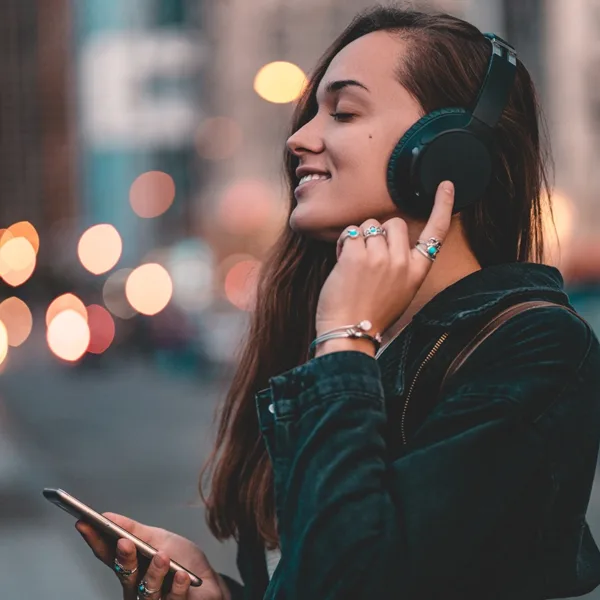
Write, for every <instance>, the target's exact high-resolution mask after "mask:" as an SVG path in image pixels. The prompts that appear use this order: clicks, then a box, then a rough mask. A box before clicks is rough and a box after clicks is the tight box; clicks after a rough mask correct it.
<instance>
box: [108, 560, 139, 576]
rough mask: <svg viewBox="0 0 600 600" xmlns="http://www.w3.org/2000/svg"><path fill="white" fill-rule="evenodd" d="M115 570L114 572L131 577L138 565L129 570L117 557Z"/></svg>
mask: <svg viewBox="0 0 600 600" xmlns="http://www.w3.org/2000/svg"><path fill="white" fill-rule="evenodd" d="M113 570H114V572H115V573H116V574H117V575H118V576H119V577H131V576H132V575H133V574H134V573H135V572H136V571H137V570H138V568H137V567H136V568H135V569H133V570H129V569H126V568H125V567H124V566H123V565H122V564H121V563H120V562H119V561H118V560H117V559H116V558H115V564H114V565H113Z"/></svg>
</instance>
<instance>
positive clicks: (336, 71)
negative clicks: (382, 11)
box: [287, 31, 423, 241]
mask: <svg viewBox="0 0 600 600" xmlns="http://www.w3.org/2000/svg"><path fill="white" fill-rule="evenodd" d="M404 49H405V42H403V41H402V40H399V39H398V38H396V37H392V35H390V34H389V33H387V32H384V31H378V32H375V33H371V34H368V35H366V36H363V37H361V38H359V39H358V40H356V41H354V42H352V43H351V44H349V45H348V46H346V47H345V48H343V49H342V50H341V51H340V52H339V54H337V55H336V57H335V58H334V59H333V62H332V63H331V64H330V66H329V68H328V69H327V72H326V73H325V76H324V77H323V80H322V81H321V83H320V84H319V87H318V90H317V102H318V104H319V110H318V113H317V114H316V115H315V117H314V118H313V119H312V120H311V121H310V122H308V123H307V124H306V125H305V126H304V127H302V128H301V129H299V130H298V131H297V132H296V133H294V135H292V136H291V137H290V138H289V140H288V142H287V144H288V148H289V149H290V151H291V152H293V153H294V154H295V155H296V156H297V157H298V159H299V168H300V169H301V175H302V174H303V171H306V172H307V173H310V172H314V173H325V174H326V175H327V177H328V178H327V179H325V180H322V179H319V180H317V181H309V182H308V183H304V184H302V185H300V186H299V187H298V188H296V192H295V195H296V199H297V201H298V205H297V207H296V208H295V209H294V211H293V212H292V214H291V217H290V227H292V229H294V230H295V231H299V232H302V233H305V234H306V235H309V236H311V237H315V238H318V239H322V240H330V241H335V240H337V238H338V237H339V235H340V234H341V233H342V231H343V229H344V228H345V227H347V226H348V225H360V224H361V223H362V222H363V221H365V220H366V219H368V218H374V219H377V220H378V221H380V222H384V221H386V220H388V219H390V218H391V217H393V216H403V215H402V214H400V213H399V212H398V209H397V207H396V206H395V205H394V203H393V202H392V199H391V198H390V195H389V193H388V190H387V185H386V169H387V164H388V160H389V158H390V155H391V153H392V150H393V149H394V146H395V145H396V144H397V143H398V140H399V139H400V138H401V137H402V135H403V134H404V133H405V132H406V131H407V130H408V129H409V127H410V126H411V125H413V124H414V123H415V122H416V121H417V120H418V119H419V118H420V117H421V116H422V115H423V110H422V108H421V106H420V105H419V103H418V102H417V101H416V100H415V99H414V98H413V97H411V96H410V95H409V93H408V92H407V91H406V89H405V88H404V87H402V86H401V85H400V84H399V83H398V81H397V78H396V74H395V72H394V71H395V69H396V67H397V64H398V60H399V58H401V56H402V53H403V51H404ZM337 82H340V83H337ZM336 113H337V115H336V116H334V115H335V114H336ZM345 113H348V114H347V115H346V114H345Z"/></svg>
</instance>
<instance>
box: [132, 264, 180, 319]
mask: <svg viewBox="0 0 600 600" xmlns="http://www.w3.org/2000/svg"><path fill="white" fill-rule="evenodd" d="M125 295H126V296H127V300H128V301H129V304H131V306H133V308H135V309H136V310H137V311H138V312H140V313H142V314H143V315H155V314H157V313H159V312H160V311H161V310H163V309H164V308H165V306H167V304H168V303H169V301H170V300H171V296H172V295H173V282H172V281H171V277H170V276H169V273H168V272H167V270H166V269H165V268H164V267H162V266H161V265H159V264H157V263H148V264H145V265H142V266H140V267H138V268H137V269H134V270H133V271H132V272H131V274H130V275H129V277H128V278H127V282H126V284H125Z"/></svg>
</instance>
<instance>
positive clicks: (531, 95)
mask: <svg viewBox="0 0 600 600" xmlns="http://www.w3.org/2000/svg"><path fill="white" fill-rule="evenodd" d="M498 44H499V42H498V43H496V42H493V43H490V39H488V38H486V37H484V36H483V35H482V34H481V33H480V32H479V31H478V30H477V29H476V28H475V27H473V26H472V25H469V24H468V23H465V22H464V21H461V20H459V19H456V18H453V17H450V16H448V15H424V14H420V13H417V12H413V11H404V10H397V9H391V8H386V9H384V8H376V9H373V10H371V11H369V12H367V13H363V14H362V15H359V17H357V19H355V21H353V23H352V24H351V25H350V26H349V27H348V29H347V30H346V31H345V32H344V33H343V34H342V35H341V36H340V37H339V38H338V39H337V40H336V41H335V43H334V44H333V45H332V46H331V48H330V49H329V50H328V52H327V53H326V54H325V56H324V57H323V59H322V61H321V63H320V64H319V66H318V68H317V69H316V71H315V73H314V75H313V76H312V78H311V81H310V85H309V86H308V88H307V90H306V93H305V94H304V96H303V98H302V100H301V101H300V102H299V104H298V108H297V111H296V115H295V119H294V124H293V133H292V135H291V137H290V138H289V140H288V143H287V147H288V152H287V159H286V166H287V175H288V181H289V184H290V207H291V211H290V217H289V224H290V227H289V228H288V229H286V231H284V232H283V234H282V236H281V239H280V240H279V241H278V243H277V244H276V245H275V247H274V249H273V252H272V254H271V256H270V257H269V260H268V261H267V262H266V266H265V268H264V270H263V273H262V278H261V281H260V284H259V289H258V294H257V305H256V310H255V312H254V314H253V322H252V325H251V328H250V331H249V335H248V338H247V341H246V343H245V345H244V347H243V352H242V354H241V359H240V361H239V368H238V371H237V373H236V375H235V377H234V380H233V383H232V386H231V390H230V392H229V395H228V397H227V399H226V402H225V406H224V409H223V411H222V414H221V421H220V426H219V430H218V438H217V443H216V448H215V452H214V454H213V456H212V457H211V459H210V461H209V465H208V466H209V467H210V470H209V471H207V472H208V473H210V474H212V480H211V484H212V485H211V491H210V495H209V496H208V498H207V500H206V501H207V507H208V512H207V516H208V523H209V525H210V528H211V530H212V532H213V533H214V535H215V536H216V537H217V538H219V539H223V540H224V539H227V538H230V537H235V539H236V540H237V541H238V545H239V546H238V547H239V553H238V566H239V570H240V574H241V576H242V579H243V581H244V586H243V587H242V586H241V585H240V584H238V583H237V582H234V581H233V580H231V579H229V578H227V577H225V576H221V575H218V574H217V573H215V572H214V570H213V569H212V568H211V566H210V564H209V562H208V560H207V559H206V557H205V556H204V555H203V553H202V552H201V551H200V550H199V549H198V548H197V547H196V546H194V544H193V543H192V542H190V541H187V540H184V539H183V538H180V537H178V536H175V535H174V534H171V533H169V532H165V531H163V530H158V529H154V528H151V527H147V526H145V525H141V524H139V523H136V522H133V521H130V520H128V519H126V518H125V517H121V516H119V515H114V514H112V513H108V516H109V518H112V519H114V520H115V521H117V522H118V523H119V524H121V525H122V526H124V527H125V528H127V529H129V530H130V531H132V532H133V533H134V534H136V535H138V536H139V537H141V538H144V539H146V540H147V541H148V542H149V543H150V544H152V545H154V546H156V547H157V548H159V549H160V550H161V552H160V553H159V555H158V558H159V560H158V561H156V562H154V563H153V564H151V565H150V567H149V568H148V570H147V572H146V573H139V572H137V571H136V568H137V559H136V555H135V552H134V548H133V545H132V544H130V543H128V542H127V541H126V540H120V541H119V544H118V549H117V551H116V556H115V551H114V547H111V546H110V545H109V544H107V543H105V542H104V541H103V540H102V539H100V538H99V537H98V536H97V535H96V534H95V533H94V532H93V531H92V530H91V529H90V528H89V527H87V526H86V525H84V524H83V523H78V525H77V527H78V530H79V531H80V533H82V534H83V536H84V538H85V539H86V541H87V542H88V543H89V544H90V546H92V548H93V549H94V551H95V553H96V554H97V555H98V556H99V557H100V558H101V559H102V560H103V561H104V562H105V563H107V564H108V565H110V566H111V567H113V568H114V566H115V564H116V565H117V566H118V567H119V568H120V570H121V575H120V580H121V583H122V585H123V589H124V598H126V599H128V598H135V597H136V594H138V595H139V597H149V598H152V599H155V598H158V597H159V596H160V592H159V591H158V590H159V588H160V586H161V583H162V579H163V576H164V574H165V572H166V568H165V566H164V565H165V563H166V561H167V559H168V558H171V557H172V558H174V559H175V560H178V561H180V562H182V563H183V564H184V565H185V566H187V567H188V568H189V569H190V570H192V571H194V572H196V573H197V574H198V575H199V576H200V577H201V578H203V579H204V584H203V585H202V586H201V587H200V588H189V587H188V584H187V582H185V581H182V582H178V581H177V580H176V581H175V583H174V584H173V587H172V589H171V591H170V592H169V593H167V594H166V595H164V596H163V598H166V599H167V600H180V599H183V598H186V599H189V600H200V599H209V598H215V599H216V598H234V599H236V598H246V599H254V598H256V599H258V598H263V597H264V598H288V599H296V598H298V599H300V598H302V599H306V598H314V599H319V600H328V599H338V598H364V597H367V596H370V597H373V598H438V597H442V596H444V597H447V596H448V595H449V594H450V595H451V596H452V597H454V596H456V597H462V598H478V599H481V598H503V599H504V598H510V599H511V600H515V599H518V598H527V599H528V600H529V599H533V598H552V597H560V596H572V595H580V594H583V593H586V592H588V591H590V590H592V589H594V588H595V587H596V586H597V585H598V583H600V553H599V552H598V549H597V547H596V545H595V543H594V541H593V539H592V537H591V534H590V532H589V528H588V526H587V524H586V521H585V512H586V509H587V505H588V501H589V497H590V490H591V486H592V482H593V478H594V472H595V466H596V460H597V453H598V443H599V432H600V411H599V408H598V401H597V400H598V393H599V391H600V348H599V344H598V340H597V339H596V337H595V336H594V335H593V333H592V332H591V330H590V328H589V327H588V326H587V325H586V324H585V322H583V321H582V320H581V319H579V318H578V317H577V316H576V315H575V314H574V313H572V312H570V311H569V310H566V309H565V307H567V308H568V307H569V304H568V297H567V296H566V294H565V292H564V291H563V287H562V279H561V276H560V273H559V272H558V271H557V270H556V269H554V268H551V267H548V266H544V265H542V264H541V261H542V254H543V239H542V215H543V209H544V208H545V207H544V206H543V202H542V198H544V197H546V195H547V193H548V192H549V189H548V180H547V174H546V167H545V162H544V159H545V157H544V153H543V151H542V146H541V142H540V135H539V131H538V122H539V115H538V107H537V103H536V97H535V91H534V87H533V84H532V82H531V79H530V77H529V74H528V73H527V70H526V69H525V67H524V66H523V65H522V64H521V63H520V62H516V61H514V55H512V54H511V53H508V54H506V61H508V62H506V64H507V65H508V63H510V62H511V60H512V65H513V69H512V71H513V72H514V77H513V79H511V84H510V87H509V89H508V91H507V98H506V105H505V107H503V108H504V110H502V111H500V112H499V113H498V118H499V121H498V123H497V125H496V126H495V127H494V129H493V148H494V153H495V154H494V163H493V165H494V166H493V174H492V176H491V183H490V184H489V185H488V186H487V187H486V190H485V193H484V194H480V197H478V198H476V202H474V203H471V204H468V205H467V206H465V207H464V208H462V210H458V208H459V207H458V203H459V201H460V199H461V194H462V191H461V190H467V189H468V188H469V186H470V183H471V182H469V181H466V182H464V181H463V182H462V183H460V184H459V183H458V180H457V181H456V182H455V183H456V185H457V188H456V189H455V187H454V185H453V184H452V182H450V181H444V182H442V183H441V185H440V186H439V187H437V186H436V188H435V189H434V195H435V201H434V199H433V197H432V198H431V201H432V203H433V210H432V211H431V215H429V214H425V215H423V214H420V215H416V213H418V212H419V211H418V210H413V211H404V210H402V209H401V208H399V200H398V199H397V198H395V197H393V196H395V191H394V189H393V187H394V181H393V177H391V176H390V173H391V172H392V171H393V169H392V171H390V169H391V167H390V164H391V163H390V156H392V157H393V156H394V153H395V148H397V147H398V146H397V145H398V140H399V139H400V138H401V137H402V136H403V135H404V134H405V133H406V132H407V130H410V128H411V126H413V124H415V123H416V122H418V121H419V119H420V118H421V117H423V115H425V114H427V113H431V112H432V111H435V110H439V109H443V108H450V109H451V110H450V113H453V111H454V112H457V109H460V108H461V107H462V109H470V108H472V107H473V105H474V102H475V99H476V98H477V97H478V92H479V90H480V88H481V86H482V81H483V79H484V74H485V73H486V69H487V68H488V65H489V64H491V59H490V56H493V54H492V53H493V52H495V51H496V50H497V49H498V47H499V46H498ZM499 53H501V48H500V50H499ZM494 58H495V57H494ZM479 97H480V98H481V97H482V96H481V94H480V96H479ZM452 107H454V108H452ZM458 112H460V111H458ZM409 135H410V132H409ZM480 156H481V153H476V154H474V155H473V160H479V159H480ZM482 168H483V167H482ZM479 171H480V169H477V170H476V171H475V172H474V174H473V177H476V176H479V174H480V173H479ZM309 175H312V177H309ZM394 177H395V175H394ZM457 177H458V179H460V177H459V176H457ZM405 183H406V182H401V181H400V182H399V185H404V184H405ZM461 186H462V187H461ZM469 189H470V188H469ZM413 191H414V190H413ZM417 196H418V193H417V192H415V193H414V198H413V199H414V200H415V201H417V204H418V203H419V202H420V200H419V198H418V197H417ZM400 206H401V204H400ZM419 206H422V205H419ZM453 207H454V211H453ZM548 210H549V207H548ZM421 212H423V211H421ZM427 212H429V211H427ZM453 212H454V214H453ZM372 228H373V229H372ZM360 233H362V235H360ZM442 246H443V248H442ZM441 248H442V249H441ZM440 249H441V251H440ZM438 254H439V256H438ZM433 259H436V260H435V263H434V262H433ZM526 300H545V301H548V302H551V303H553V305H550V306H546V307H543V308H536V309H535V310H528V311H526V312H522V313H520V314H518V315H516V316H514V317H513V318H511V319H510V320H509V321H507V322H505V323H504V324H503V325H502V327H500V328H499V329H497V331H495V332H494V333H493V335H490V336H489V338H488V339H486V340H485V341H484V342H483V343H481V344H480V346H479V347H478V348H477V349H476V351H474V352H473V353H472V355H471V356H470V357H469V358H468V360H467V361H466V362H465V363H464V364H463V365H462V367H461V368H460V369H458V370H457V371H456V372H455V373H454V374H452V375H450V376H449V377H448V379H446V380H445V381H444V384H443V387H442V380H444V376H445V374H446V372H447V369H448V367H449V365H450V363H451V362H452V361H453V359H454V358H455V357H456V356H457V354H458V353H459V352H460V351H461V350H462V349H464V348H465V346H467V345H468V343H469V341H470V340H471V339H472V337H473V335H474V334H475V333H476V332H477V331H479V330H480V329H481V327H482V326H484V325H485V324H486V323H488V322H489V321H490V319H492V317H493V316H495V315H497V314H498V313H499V312H501V311H502V310H504V309H506V308H507V307H510V306H513V305H515V304H517V303H519V302H522V301H526ZM557 304H558V305H563V306H556V305H557ZM364 321H369V323H364ZM350 324H355V325H356V327H355V329H354V332H355V333H356V335H357V336H362V337H350V336H349V335H348V333H347V332H346V331H345V330H346V329H347V328H348V325H350ZM359 324H360V326H359ZM330 332H333V335H325V334H330ZM381 332H383V336H382V348H381V349H380V351H379V352H378V354H377V355H376V350H377V348H378V346H379V344H378V337H377V334H378V333H381ZM322 336H324V337H325V340H323V339H322ZM315 338H318V339H317V341H316V342H314V343H313V344H312V351H314V352H315V356H314V358H311V354H312V353H310V354H309V352H308V351H307V348H308V346H309V344H310V343H311V340H314V339H315ZM382 351H383V352H382ZM374 358H376V359H375V360H374ZM115 560H116V561H117V562H116V563H115ZM131 571H133V572H134V573H135V576H134V575H131V576H129V577H125V576H124V575H123V572H125V573H127V572H131ZM142 576H143V581H142V582H140V580H141V579H142ZM152 590H154V591H152Z"/></svg>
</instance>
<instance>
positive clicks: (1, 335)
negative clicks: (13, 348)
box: [0, 321, 8, 365]
mask: <svg viewBox="0 0 600 600" xmlns="http://www.w3.org/2000/svg"><path fill="white" fill-rule="evenodd" d="M7 354H8V331H7V329H6V326H5V325H4V323H3V322H2V321H0V365H1V364H2V363H3V362H4V361H5V360H6V356H7Z"/></svg>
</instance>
